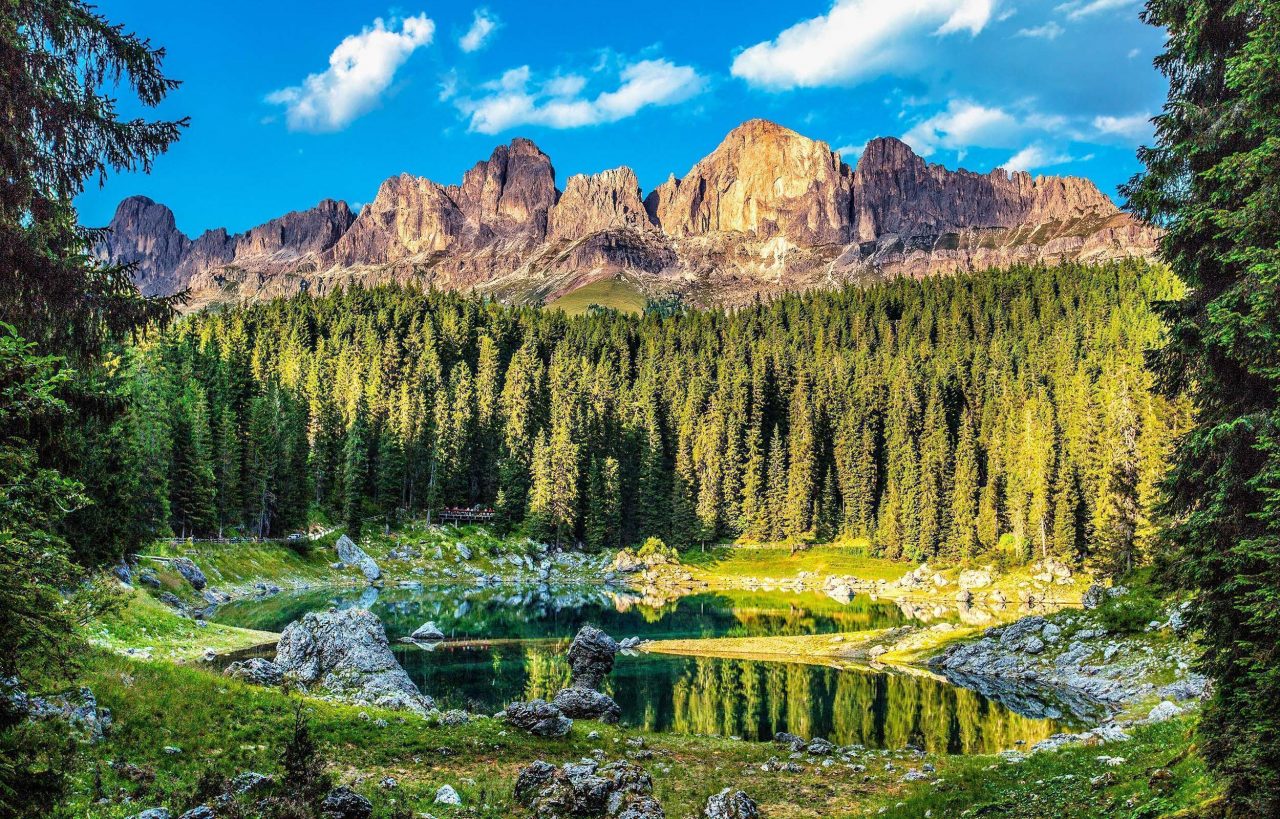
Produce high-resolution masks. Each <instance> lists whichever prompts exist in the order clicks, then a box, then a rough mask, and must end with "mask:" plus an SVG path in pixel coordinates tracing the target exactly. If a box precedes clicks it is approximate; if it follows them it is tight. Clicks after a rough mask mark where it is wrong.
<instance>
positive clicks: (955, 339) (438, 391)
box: [124, 262, 1188, 570]
mask: <svg viewBox="0 0 1280 819" xmlns="http://www.w3.org/2000/svg"><path fill="white" fill-rule="evenodd" d="M1178 295H1179V291H1178V287H1177V285H1176V280H1175V279H1174V278H1173V277H1172V276H1170V275H1169V274H1168V273H1167V272H1166V271H1165V270H1163V269H1162V268H1159V267H1154V266H1149V265H1147V264H1145V263H1142V262H1130V263H1125V264H1114V265H1108V266H1104V267H1083V266H1066V267H1061V268H1016V269H1013V270H1009V271H1000V272H988V273H982V274H974V275H967V276H958V277H954V278H937V279H930V280H926V281H896V282H891V283H885V284H882V285H878V286H874V287H870V288H866V289H849V290H844V291H840V292H827V293H812V294H807V295H797V296H788V297H786V298H782V299H780V300H777V301H775V302H771V303H767V304H758V305H756V306H754V307H752V308H750V309H744V310H741V311H737V312H723V311H707V312H694V311H690V312H687V313H683V314H680V315H676V316H668V317H663V316H660V315H649V316H646V317H643V318H637V317H628V316H624V315H621V314H618V313H615V312H613V311H607V310H600V311H595V312H593V313H592V314H589V315H587V316H583V317H579V318H568V317H566V316H565V315H564V314H562V313H559V312H556V311H544V310H539V309H537V308H510V307H503V306H499V305H497V304H493V303H488V302H485V301H482V300H480V299H478V298H471V297H465V296H460V295H457V294H450V293H436V292H420V291H417V290H411V289H396V288H382V289H375V290H359V289H353V290H348V291H345V292H340V293H336V294H333V295H329V296H325V297H321V298H314V297H310V296H300V297H297V298H293V299H289V300H281V301H273V302H269V303H265V304H257V305H253V306H248V307H244V308H241V309H236V310H230V311H224V312H218V313H210V312H206V313H202V314H199V315H195V316H191V317H189V318H187V319H185V320H183V321H181V322H179V323H178V324H177V325H176V326H175V327H173V328H172V329H170V330H168V331H166V332H164V333H162V334H160V335H159V336H158V337H155V338H153V339H152V340H151V341H149V342H148V343H146V344H144V345H142V347H140V348H139V349H138V350H137V351H136V353H135V356H134V358H133V360H132V361H130V362H127V363H126V366H128V367H129V368H131V370H132V373H133V377H132V388H131V393H132V397H131V404H132V409H131V412H130V413H129V417H128V419H127V423H128V424H131V425H132V426H133V428H134V430H133V432H132V433H131V434H127V435H125V436H124V437H125V438H126V439H127V440H129V441H131V442H133V445H135V446H139V447H143V448H147V449H150V450H151V453H150V456H151V457H141V458H137V459H136V462H137V463H141V464H147V463H150V464H159V465H160V468H159V469H156V470H155V473H156V474H153V475H149V476H147V478H146V480H145V481H142V482H141V484H140V486H142V487H145V490H144V491H142V492H141V493H140V497H139V498H138V501H139V502H140V504H141V505H142V506H145V507H146V508H147V509H149V510H152V514H151V515H150V519H151V520H152V521H153V524H154V525H155V527H156V529H157V531H158V532H160V531H163V530H166V529H167V530H171V531H172V532H173V533H174V534H175V535H179V536H185V535H192V534H195V535H208V534H214V533H223V534H226V533H229V532H231V531H236V532H239V533H242V534H249V535H254V536H281V535H283V534H287V533H289V532H290V531H292V530H294V529H297V528H299V527H302V526H303V525H304V524H305V523H306V522H307V520H308V516H309V515H310V514H311V513H313V512H316V513H319V514H321V515H328V516H330V517H332V518H333V519H335V520H340V521H343V522H346V523H348V524H349V525H351V524H356V523H362V524H363V525H366V526H369V525H379V526H382V525H387V524H393V523H394V522H395V521H396V520H397V519H398V518H401V517H403V516H405V515H423V514H425V513H426V512H427V511H428V510H434V509H438V508H439V507H441V506H450V505H453V506H456V505H472V504H485V505H493V506H494V507H495V508H496V509H497V510H498V512H499V515H500V519H501V521H502V522H503V525H504V526H519V527H522V528H524V529H526V530H527V531H529V532H530V533H531V534H534V535H536V536H539V537H544V538H547V539H552V540H556V541H559V542H561V543H567V542H571V543H578V542H580V543H582V544H583V545H584V546H586V547H587V548H590V549H603V548H608V547H617V546H620V545H624V544H629V543H635V542H638V541H641V540H643V539H645V538H647V537H649V536H657V537H660V538H663V539H664V540H666V541H667V542H668V543H671V544H674V545H679V546H686V547H687V546H693V545H698V544H702V543H708V542H713V541H722V540H726V539H740V540H742V541H775V540H788V539H790V540H794V541H797V542H803V541H806V540H814V539H817V540H828V539H834V538H841V537H851V538H866V539H867V540H868V541H869V543H870V548H871V550H872V551H873V552H874V553H875V554H879V555H885V556H889V557H904V558H909V559H912V560H922V559H929V558H935V557H942V558H948V559H961V558H973V557H976V556H979V555H984V554H988V553H991V554H992V555H993V556H995V555H1004V556H1005V557H1004V558H1003V559H1012V560H1018V559H1022V558H1028V557H1032V556H1042V555H1053V556H1057V557H1061V558H1064V559H1068V560H1071V561H1073V562H1077V563H1079V562H1089V563H1092V564H1093V565H1095V566H1097V567H1099V568H1104V569H1109V570H1110V569H1123V568H1124V567H1126V566H1128V565H1131V564H1132V563H1133V562H1134V560H1135V558H1137V557H1139V556H1140V555H1141V553H1142V552H1143V550H1144V549H1146V547H1147V544H1148V540H1149V536H1150V533H1151V529H1152V523H1151V520H1150V518H1149V516H1148V510H1149V508H1150V506H1151V504H1152V500H1153V494H1154V492H1155V483H1156V481H1157V479H1158V477H1159V476H1160V474H1161V473H1162V472H1163V471H1164V469H1165V460H1166V457H1167V455H1168V449H1169V445H1170V441H1171V439H1172V437H1173V435H1174V434H1175V432H1176V431H1177V430H1178V429H1179V428H1181V427H1183V426H1184V425H1185V424H1186V422H1187V417H1188V412H1187V409H1186V407H1185V406H1183V405H1182V404H1181V403H1180V402H1178V401H1176V400H1174V401H1171V400H1170V399H1167V398H1165V397H1162V396H1160V395H1158V394H1157V393H1156V392H1155V391H1154V390H1153V387H1152V382H1151V377H1150V375H1149V373H1148V371H1147V369H1146V368H1145V366H1144V359H1143V356H1144V353H1145V351H1147V350H1148V349H1150V348H1152V347H1153V346H1155V345H1157V344H1159V343H1160V340H1161V325H1160V322H1159V320H1158V319H1157V318H1156V317H1155V315H1154V314H1153V312H1152V310H1151V306H1150V305H1151V304H1153V303H1157V302H1160V301H1164V300H1168V299H1171V298H1175V297H1177V296H1178ZM135 494H139V493H135ZM1104 564H1105V565H1104Z"/></svg>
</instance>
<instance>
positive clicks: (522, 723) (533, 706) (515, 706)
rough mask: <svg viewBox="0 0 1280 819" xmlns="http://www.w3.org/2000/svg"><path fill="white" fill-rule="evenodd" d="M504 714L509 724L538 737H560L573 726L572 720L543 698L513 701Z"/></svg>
mask: <svg viewBox="0 0 1280 819" xmlns="http://www.w3.org/2000/svg"><path fill="white" fill-rule="evenodd" d="M504 716H505V717H506V719H507V722H508V723H509V724H511V725H513V726H515V727H516V728H519V729H520V730H522V731H528V732H529V733H531V734H533V735H534V736H540V737H562V736H564V735H565V734H567V733H569V729H570V728H572V727H573V720H571V719H569V718H567V717H566V716H565V715H564V714H563V713H561V711H560V709H559V708H557V707H556V706H554V705H552V704H551V703H549V702H545V701H543V700H530V701H529V702H513V703H511V704H510V705H508V706H507V708H506V711H505V712H504Z"/></svg>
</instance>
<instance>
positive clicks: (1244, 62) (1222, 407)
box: [1126, 0, 1280, 816]
mask: <svg viewBox="0 0 1280 819" xmlns="http://www.w3.org/2000/svg"><path fill="white" fill-rule="evenodd" d="M1143 17H1144V19H1145V20H1146V21H1147V22H1149V23H1151V24H1152V25H1154V26H1157V27H1159V28H1160V29H1161V30H1162V31H1163V32H1165V35H1164V36H1165V37H1166V40H1165V50H1164V52H1163V53H1162V54H1161V55H1160V56H1159V57H1158V58H1157V60H1156V66H1157V67H1158V68H1159V69H1160V70H1161V71H1162V72H1163V73H1164V75H1165V76H1166V77H1167V78H1168V80H1169V101H1168V103H1167V105H1166V106H1165V108H1164V111H1163V113H1161V114H1160V115H1158V116H1157V117H1156V118H1155V127H1156V132H1155V139H1156V144H1155V145H1154V146H1153V147H1149V148H1143V149H1142V150H1141V151H1140V152H1139V158H1140V159H1141V161H1142V162H1143V163H1144V164H1145V166H1146V170H1145V171H1144V172H1143V173H1142V174H1139V175H1138V176H1137V177H1135V178H1134V180H1133V181H1132V182H1131V183H1130V184H1129V186H1128V187H1127V189H1126V194H1127V195H1128V200H1129V206H1130V207H1131V208H1132V209H1134V210H1135V211H1136V212H1137V213H1138V214H1139V215H1140V216H1142V217H1144V218H1147V219H1149V220H1152V221H1154V222H1156V223H1157V224H1161V225H1164V226H1165V227H1166V228H1167V232H1166V233H1165V235H1164V237H1163V238H1162V239H1161V253H1162V255H1163V256H1164V258H1165V260H1166V261H1167V262H1168V263H1169V264H1170V265H1171V266H1172V267H1173V269H1174V271H1175V272H1176V273H1177V274H1178V275H1179V276H1181V277H1182V279H1183V280H1184V281H1186V282H1187V284H1188V285H1190V294H1189V295H1188V297H1187V298H1186V299H1185V300H1183V301H1181V302H1179V303H1177V304H1173V305H1169V306H1168V308H1167V315H1168V318H1169V320H1170V322H1171V324H1172V327H1171V329H1170V334H1169V337H1170V343H1169V345H1168V346H1167V347H1166V348H1165V349H1164V351H1163V352H1162V354H1161V356H1160V359H1159V365H1160V368H1161V371H1162V375H1163V377H1164V379H1165V384H1166V387H1167V388H1168V389H1169V390H1170V392H1171V393H1173V394H1177V393H1180V392H1182V391H1185V390H1190V391H1191V392H1192V395H1193V397H1194V400H1195V403H1196V408H1197V410H1198V415H1197V419H1196V425H1195V427H1194V428H1193V429H1192V431H1191V432H1190V433H1189V434H1188V435H1187V436H1186V438H1185V439H1184V440H1183V441H1182V442H1181V443H1180V445H1179V446H1178V449H1177V455H1176V456H1175V462H1174V468H1173V472H1172V475H1171V477H1170V479H1169V481H1168V483H1167V490H1168V496H1167V497H1168V500H1167V505H1166V510H1165V511H1166V514H1167V516H1168V520H1169V524H1168V527H1167V528H1166V530H1165V541H1166V543H1167V544H1168V548H1169V549H1170V550H1171V552H1172V554H1171V559H1170V561H1169V562H1170V566H1171V567H1172V568H1173V574H1174V576H1175V577H1176V578H1177V580H1178V581H1179V582H1180V583H1181V584H1182V585H1183V586H1185V587H1186V588H1188V589H1190V590H1191V591H1192V592H1193V593H1194V594H1195V598H1194V604H1193V611H1192V615H1191V622H1192V623H1193V624H1194V625H1195V626H1198V627H1199V628H1200V629H1201V630H1202V631H1203V640H1202V645H1203V646H1204V655H1203V659H1202V662H1201V666H1202V668H1203V670H1204V671H1206V672H1207V673H1208V674H1210V675H1211V676H1212V677H1213V678H1214V679H1215V680H1216V682H1217V685H1216V686H1215V689H1214V690H1215V694H1214V697H1213V700H1212V701H1211V702H1210V705H1209V707H1208V708H1207V710H1206V712H1205V714H1204V715H1203V717H1202V719H1201V723H1200V734H1201V740H1202V747H1203V749H1204V753H1205V756H1206V758H1207V759H1208V760H1209V762H1210V764H1211V766H1212V767H1213V768H1214V769H1215V770H1216V771H1218V772H1219V773H1220V774H1222V775H1223V776H1224V777H1225V778H1226V780H1227V783H1228V793H1227V795H1228V802H1229V805H1230V811H1231V812H1233V813H1235V814H1237V815H1240V816H1276V815H1280V709H1277V708H1276V703H1277V702H1280V671H1277V669H1278V668H1280V663H1277V661H1276V660H1277V656H1276V647H1277V645H1278V643H1277V640H1276V635H1277V634H1280V605H1277V601H1280V405H1278V402H1277V396H1280V221H1278V220H1277V219H1276V214H1277V213H1280V141H1277V139H1276V133H1277V132H1280V93H1278V88H1280V80H1278V79H1277V78H1280V2H1276V0H1250V1H1249V2H1215V1H1213V0H1151V2H1149V3H1148V4H1147V7H1146V10H1145V12H1144V13H1143Z"/></svg>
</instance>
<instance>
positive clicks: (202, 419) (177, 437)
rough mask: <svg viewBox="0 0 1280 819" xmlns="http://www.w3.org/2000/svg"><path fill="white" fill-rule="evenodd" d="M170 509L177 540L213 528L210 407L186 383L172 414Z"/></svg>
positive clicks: (200, 392)
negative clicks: (178, 537)
mask: <svg viewBox="0 0 1280 819" xmlns="http://www.w3.org/2000/svg"><path fill="white" fill-rule="evenodd" d="M172 419H173V420H172V428H171V430H170V438H171V441H172V446H173V449H172V455H171V465H170V467H169V475H170V482H169V509H170V514H171V515H172V516H173V530H174V532H176V533H177V534H178V535H179V536H180V537H190V536H193V535H197V534H207V533H209V532H210V531H212V530H213V529H214V527H215V525H216V519H217V512H216V509H215V507H214V500H215V488H214V473H213V459H212V455H211V453H210V440H209V439H210V431H209V407H208V404H207V403H206V401H205V397H204V390H202V389H200V387H199V386H198V385H196V384H192V383H188V384H187V388H186V390H185V391H184V393H183V394H182V396H180V397H179V398H178V400H177V401H176V402H175V404H174V407H173V414H172Z"/></svg>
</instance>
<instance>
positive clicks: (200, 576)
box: [170, 557, 208, 591]
mask: <svg viewBox="0 0 1280 819" xmlns="http://www.w3.org/2000/svg"><path fill="white" fill-rule="evenodd" d="M170 565H172V566H173V568H174V569H176V570H177V571H178V574H180V575H182V577H183V579H184V580H186V581H187V582H188V583H190V584H191V588H193V589H195V590H196V591H200V590H201V589H203V588H204V587H205V584H206V583H207V582H208V581H207V580H206V579H205V576H204V572H202V571H200V567H199V566H197V565H196V564H195V563H194V562H192V560H191V559H190V558H187V557H177V558H174V559H173V562H172V563H171V564H170Z"/></svg>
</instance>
